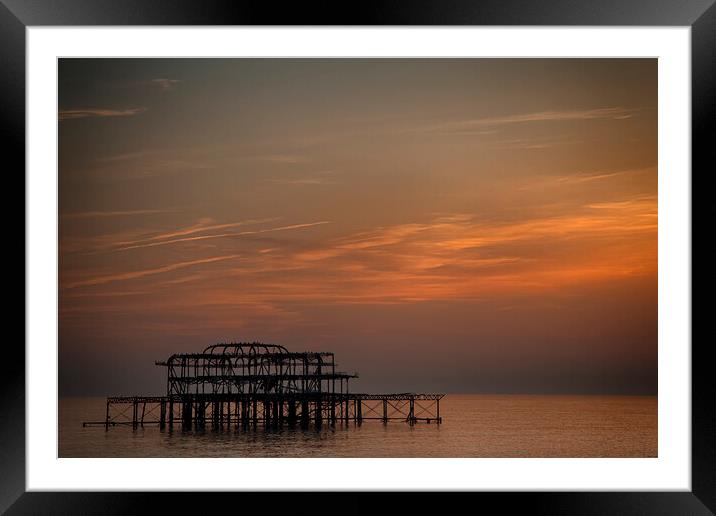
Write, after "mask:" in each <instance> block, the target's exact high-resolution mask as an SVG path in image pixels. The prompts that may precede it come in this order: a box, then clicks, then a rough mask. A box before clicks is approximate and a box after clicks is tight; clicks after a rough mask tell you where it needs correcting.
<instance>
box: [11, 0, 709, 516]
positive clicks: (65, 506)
mask: <svg viewBox="0 0 716 516" xmlns="http://www.w3.org/2000/svg"><path fill="white" fill-rule="evenodd" d="M715 1H716V0H601V1H597V0H551V1H546V0H545V1H537V0H450V1H447V0H445V1H439V2H438V1H430V0H405V1H391V2H388V1H385V2H382V3H371V2H360V3H358V4H355V5H354V8H349V9H345V7H346V6H343V7H344V9H341V5H342V4H341V3H339V2H334V3H328V2H316V3H307V2H301V3H295V4H289V3H282V4H280V5H279V4H275V5H274V4H273V3H272V2H269V1H264V2H261V3H258V2H249V1H240V0H237V1H228V0H214V1H211V0H204V1H201V0H151V1H146V0H0V64H1V67H0V93H1V94H0V117H1V119H2V122H1V123H0V133H1V138H0V142H2V145H3V146H4V147H6V149H5V150H4V158H5V159H4V160H3V162H4V163H13V166H11V167H10V166H7V167H6V166H3V167H2V168H3V169H4V172H5V176H6V178H7V177H9V176H12V177H15V178H19V177H20V176H21V175H22V174H21V172H20V171H21V170H24V167H25V111H26V106H25V29H26V28H27V27H32V26H42V25H50V26H62V25H69V26H82V25H157V26H162V25H187V26H190V25H225V26H226V25H414V26H415V25H462V26H468V25H470V26H475V25H553V26H558V25H576V26H596V25H602V26H632V25H634V26H639V25H642V26H688V27H691V60H692V61H691V73H692V114H691V115H692V176H691V177H692V191H694V192H697V191H698V189H697V190H693V178H694V177H695V174H694V173H693V171H694V170H697V169H700V172H699V177H700V176H701V175H703V176H706V175H707V173H708V170H707V167H709V168H710V169H713V166H714V165H713V163H714V162H715V161H716V160H715V159H714V158H716V150H715V149H716V146H715V145H714V143H713V142H714V137H716V130H715V127H716V111H715V110H714V106H715V105H716V4H714V2H715ZM8 158H9V159H8ZM21 188H22V189H23V191H24V181H23V186H22V187H21ZM6 191H7V192H8V193H9V192H10V189H9V188H8V190H6ZM702 192H703V189H702ZM11 195H12V194H10V195H8V197H10V196H11ZM15 195H16V194H15ZM692 202H693V201H692ZM6 205H7V206H11V205H12V204H11V203H7V204H6ZM12 209H13V210H14V211H13V212H9V211H8V213H7V214H6V217H8V219H7V220H16V219H17V211H16V208H14V207H13V208H12ZM692 210H693V204H692ZM695 222H696V220H695V218H694V225H695ZM692 241H693V237H692ZM23 248H24V246H23ZM692 253H693V244H692ZM692 256H693V254H692ZM26 258H27V256H25V254H24V253H23V268H24V260H25V259H26ZM13 261H14V262H17V261H19V258H18V257H15V258H14V259H13ZM692 261H693V259H692ZM23 270H25V269H23ZM692 271H693V266H692ZM692 274H693V272H692ZM699 288H700V289H702V290H705V289H706V288H707V286H703V284H699ZM23 299H24V296H23ZM23 310H24V304H23ZM692 320H693V316H692ZM692 327H693V323H692ZM23 333H24V330H23ZM687 344H688V343H684V345H687ZM708 346H709V344H708V343H706V342H704V341H703V340H697V339H692V351H691V354H692V458H691V465H692V490H691V491H690V492H656V491H654V492H611V493H604V492H585V493H566V492H555V493H544V492H530V493H510V492H506V493H479V494H478V493H474V494H470V495H469V496H470V497H471V498H474V497H478V498H477V499H473V500H470V501H469V502H467V503H469V504H470V506H473V507H475V508H477V507H479V506H482V507H487V505H485V504H486V503H487V502H491V503H492V504H499V507H500V511H501V512H502V511H505V510H506V511H507V512H508V513H509V512H510V510H514V509H517V508H520V509H522V510H528V511H529V512H530V513H532V512H534V513H537V514H637V513H638V514H670V515H671V514H713V513H714V512H716V424H715V422H714V421H715V419H714V416H713V412H714V410H713V401H712V395H713V389H712V388H711V386H710V385H709V384H710V382H709V378H710V374H711V371H710V368H711V365H710V362H709V360H708V358H707V357H708ZM3 360H4V361H5V366H4V368H3V373H2V375H1V376H0V382H2V388H1V389H0V511H5V510H7V511H8V512H7V514H65V513H67V514H125V513H127V512H128V511H130V510H131V511H136V510H140V509H141V508H142V507H144V508H149V507H150V506H151V505H154V504H156V503H158V504H161V506H162V512H164V513H170V512H172V513H173V512H182V513H184V512H192V511H194V512H195V511H196V510H198V511H199V513H203V512H204V510H201V509H200V508H201V507H203V508H204V509H205V508H206V502H207V498H206V495H205V496H203V497H202V496H201V495H199V496H196V495H192V494H189V493H182V494H179V493H176V494H167V493H161V494H160V493H154V494H152V493H81V492H72V493H70V492H64V493H60V492H54V493H49V492H48V493H38V492H30V493H28V492H25V478H26V475H25V473H26V470H25V426H24V425H25V356H24V347H22V346H19V345H17V343H11V342H10V341H6V346H5V347H4V349H3ZM660 445H661V446H668V443H660ZM306 495H308V493H292V494H290V495H288V494H285V495H284V494H281V495H279V494H276V495H272V496H271V503H270V505H269V506H267V505H265V498H261V496H264V497H265V494H263V495H262V494H261V493H250V494H249V493H238V494H232V493H226V494H218V493H213V494H211V495H210V496H211V500H212V504H214V503H215V504H217V507H218V506H220V505H224V504H228V505H231V504H234V503H236V500H237V497H240V499H241V507H242V508H247V507H249V506H251V505H254V504H257V506H258V505H264V506H265V507H266V508H270V509H271V510H269V513H272V512H274V511H278V510H279V508H282V509H283V508H287V507H288V505H289V503H290V505H291V507H293V508H294V509H293V512H295V510H298V511H299V512H303V511H302V510H301V508H302V507H303V508H304V509H308V510H311V506H312V503H311V502H307V503H303V502H301V500H302V499H305V497H306ZM376 496H378V495H377V494H375V493H369V494H362V493H361V494H360V495H359V494H358V493H352V494H349V495H347V496H346V499H345V500H344V501H343V502H341V507H343V508H342V509H341V508H340V507H336V508H335V509H338V510H340V511H341V512H350V513H355V512H358V511H361V512H364V511H365V510H372V508H374V507H376V505H375V504H378V505H380V504H382V503H383V502H377V501H374V500H372V498H375V497H376ZM463 496H465V495H463ZM405 498H406V499H405V500H403V501H401V502H400V503H401V510H403V511H405V510H408V511H410V510H419V511H420V512H423V513H424V512H432V511H433V510H439V509H440V505H442V502H435V501H432V500H433V499H431V500H428V499H427V497H425V496H424V495H423V494H421V493H413V494H411V495H410V497H405ZM476 502H477V504H480V505H479V506H478V505H476ZM458 503H460V502H458ZM150 504H151V505H150ZM433 504H435V505H433ZM442 508H443V509H444V507H442ZM314 509H315V507H314ZM217 510H219V509H217ZM311 512H315V510H312V511H311Z"/></svg>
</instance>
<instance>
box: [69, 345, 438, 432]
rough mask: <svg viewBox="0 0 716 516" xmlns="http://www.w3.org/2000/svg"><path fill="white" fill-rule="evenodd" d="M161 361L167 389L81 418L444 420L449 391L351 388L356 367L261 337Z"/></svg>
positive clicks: (205, 423) (291, 423)
mask: <svg viewBox="0 0 716 516" xmlns="http://www.w3.org/2000/svg"><path fill="white" fill-rule="evenodd" d="M156 365H158V366H161V367H164V368H166V372H167V393H166V395H165V396H115V397H109V398H107V408H106V417H105V420H104V421H90V422H86V423H84V424H83V425H84V426H100V425H102V426H104V427H105V428H106V429H109V428H110V427H113V426H118V425H127V426H132V428H134V429H137V428H139V427H144V426H145V425H159V427H160V429H165V428H168V429H170V430H171V429H173V428H175V427H177V426H180V427H181V429H182V430H192V429H197V430H201V429H204V428H207V427H211V428H213V429H224V428H226V429H229V428H234V429H245V430H248V429H250V428H257V427H263V428H266V429H272V428H275V429H278V428H283V427H295V426H300V427H302V428H307V427H309V426H314V427H315V428H321V427H322V426H323V425H326V424H327V425H331V426H335V425H336V424H340V425H348V424H357V425H360V424H362V423H363V421H366V420H375V421H381V422H383V423H384V424H387V423H388V422H389V421H404V422H406V423H408V424H411V425H413V424H416V423H418V422H425V423H436V424H440V423H442V417H441V416H440V400H441V399H442V398H443V396H444V394H415V393H400V394H359V393H351V392H350V390H349V381H350V380H351V379H353V378H357V377H358V375H357V374H355V373H353V374H349V373H345V372H340V371H337V370H336V361H335V356H334V354H333V353H330V352H313V351H304V352H290V351H288V350H287V349H286V348H285V347H283V346H278V345H275V344H261V343H258V342H253V343H231V344H214V345H212V346H208V347H207V348H205V349H204V350H203V351H202V352H201V353H180V354H174V355H172V356H170V357H169V358H168V359H166V360H164V361H161V362H156Z"/></svg>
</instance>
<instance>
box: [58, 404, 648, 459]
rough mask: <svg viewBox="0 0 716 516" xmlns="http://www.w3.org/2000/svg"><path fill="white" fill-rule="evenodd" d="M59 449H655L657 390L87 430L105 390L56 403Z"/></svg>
mask: <svg viewBox="0 0 716 516" xmlns="http://www.w3.org/2000/svg"><path fill="white" fill-rule="evenodd" d="M59 410H60V414H59V418H60V425H59V456H60V457H656V456H657V398H656V397H655V396H478V395H457V394H450V395H448V396H446V397H445V398H444V399H443V400H442V401H441V403H440V412H441V415H442V416H443V424H442V425H434V424H429V425H428V424H424V423H421V424H417V425H415V426H410V425H407V424H405V423H401V422H395V421H393V422H390V423H389V424H388V425H383V424H382V423H380V422H378V421H366V422H364V423H363V425H362V426H355V425H353V423H351V424H350V425H349V426H347V427H346V426H341V425H337V426H336V427H335V428H330V427H329V426H328V425H326V426H324V427H323V428H322V429H321V430H320V431H316V430H313V429H309V430H301V429H293V430H292V429H283V430H274V431H265V430H263V429H258V430H249V431H223V432H215V431H212V430H206V431H202V432H182V431H180V430H178V429H175V430H174V431H172V432H169V431H168V430H166V431H160V430H159V429H158V428H157V427H156V426H149V427H146V428H144V429H141V428H140V429H138V430H137V431H135V432H133V431H132V429H131V428H129V427H117V428H111V429H110V430H109V431H105V430H104V428H101V427H100V428H98V427H93V428H83V427H82V421H89V420H92V421H98V420H104V410H105V400H104V398H63V399H60V403H59Z"/></svg>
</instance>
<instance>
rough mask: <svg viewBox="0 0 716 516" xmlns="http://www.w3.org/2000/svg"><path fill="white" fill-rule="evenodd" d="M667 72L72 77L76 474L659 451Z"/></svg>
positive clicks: (604, 67) (69, 433) (69, 335)
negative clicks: (99, 463) (164, 466)
mask: <svg viewBox="0 0 716 516" xmlns="http://www.w3.org/2000/svg"><path fill="white" fill-rule="evenodd" d="M658 72H659V65H658V59H657V58H653V57H644V58H467V57H459V58H448V57H439V58H426V57H414V58H393V57H384V58H378V57H370V58H355V57H343V58H318V57H311V58H299V57H275V58H271V57H256V58H250V57H237V58H184V57H176V58H150V57H146V58H136V57H135V58H118V57H101V58H77V57H59V58H58V59H57V146H58V156H57V160H58V168H57V184H58V191H57V202H58V221H57V222H58V226H57V233H58V256H57V260H58V285H57V304H58V307H57V308H58V310H57V312H58V328H57V333H58V342H57V354H58V364H57V379H58V385H57V386H58V399H57V407H58V421H57V425H58V457H59V458H70V457H85V458H87V457H89V458H110V457H132V458H140V457H184V458H202V457H219V458H224V457H226V458H229V457H263V458H268V457H289V458H295V459H302V458H315V457H331V458H434V457H438V458H552V457H561V458H611V457H619V458H657V457H659V442H658V439H657V438H658V434H659V428H658V424H657V421H658V410H657V407H658V396H657V395H658V392H657V391H658V378H659V370H658V353H659V303H658V300H659V282H658V279H659V275H658V272H659V259H658V258H659V257H658V229H659V220H658V206H659V202H658V178H659V174H658V166H659V153H658V149H659V142H658V129H659V128H658V124H657V122H658V115H659V113H658V96H659V95H658V93H659V74H658ZM662 222H663V221H662ZM662 258H663V257H662ZM48 345H49V343H48ZM53 345H54V344H53ZM662 444H663V443H662ZM662 451H663V448H662Z"/></svg>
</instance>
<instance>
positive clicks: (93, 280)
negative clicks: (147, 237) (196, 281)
mask: <svg viewBox="0 0 716 516" xmlns="http://www.w3.org/2000/svg"><path fill="white" fill-rule="evenodd" d="M239 256H240V255H238V254H231V255H226V256H214V257H212V258H203V259H200V260H191V261H187V262H178V263H172V264H169V265H164V266H162V267H156V268H153V269H144V270H139V271H130V272H123V273H119V274H108V275H105V276H94V277H90V278H86V279H82V280H77V281H72V282H69V283H67V284H65V285H63V287H64V288H68V289H71V288H77V287H88V286H93V285H103V284H105V283H111V282H115V281H125V280H131V279H137V278H142V277H144V276H151V275H154V274H162V273H165V272H171V271H175V270H178V269H184V268H186V267H192V266H195V265H201V264H206V263H214V262H220V261H224V260H230V259H232V258H238V257H239Z"/></svg>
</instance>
